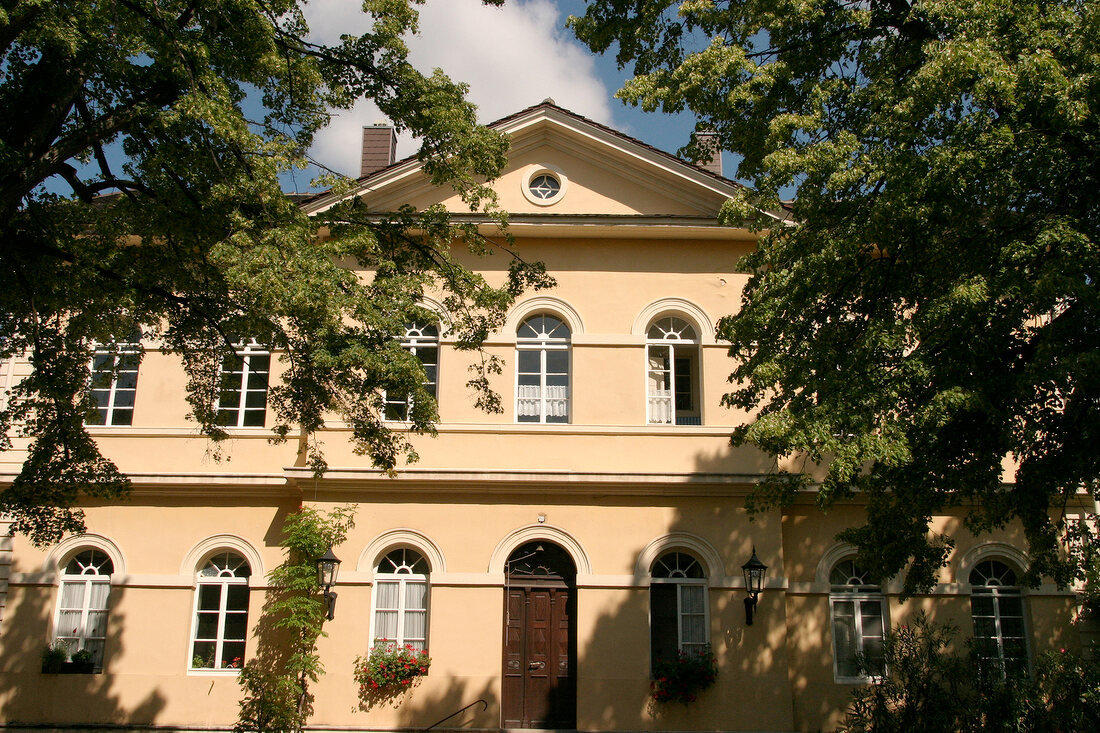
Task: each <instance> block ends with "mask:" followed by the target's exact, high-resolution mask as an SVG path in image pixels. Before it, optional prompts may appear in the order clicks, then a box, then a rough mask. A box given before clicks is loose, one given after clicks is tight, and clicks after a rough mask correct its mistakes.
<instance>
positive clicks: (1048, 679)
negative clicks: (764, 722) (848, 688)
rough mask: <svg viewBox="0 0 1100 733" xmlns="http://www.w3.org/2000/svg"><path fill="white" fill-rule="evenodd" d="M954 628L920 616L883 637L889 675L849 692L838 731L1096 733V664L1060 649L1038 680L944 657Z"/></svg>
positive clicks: (1039, 665)
mask: <svg viewBox="0 0 1100 733" xmlns="http://www.w3.org/2000/svg"><path fill="white" fill-rule="evenodd" d="M955 633H956V629H955V628H953V627H951V626H946V625H942V624H933V623H931V622H929V621H928V619H927V618H926V617H925V616H924V614H921V615H919V616H918V617H917V619H916V620H915V621H914V623H912V624H909V625H906V626H901V627H899V628H897V629H895V630H893V631H892V632H890V633H888V634H887V635H886V639H885V645H884V649H885V654H884V657H885V660H886V675H885V677H882V678H880V679H877V680H876V681H875V682H874V683H872V684H869V685H866V686H864V687H860V688H858V689H856V690H855V691H854V692H853V693H852V701H851V704H850V706H849V708H848V713H847V716H846V717H845V721H844V725H843V726H841V728H840V729H839V730H840V731H842V732H843V733H901V732H903V731H921V732H922V733H979V732H981V733H998V732H1004V733H1025V732H1030V731H1051V732H1052V733H1071V732H1073V731H1086V730H1100V664H1098V663H1097V662H1096V661H1086V660H1084V659H1082V658H1081V657H1079V656H1077V655H1075V654H1070V653H1068V652H1066V651H1065V650H1064V649H1063V650H1061V651H1059V652H1047V653H1046V654H1043V655H1041V656H1040V657H1039V658H1038V659H1037V660H1036V663H1035V677H1034V678H1032V677H1030V676H1028V675H1027V674H1008V675H1007V676H1004V675H1002V673H1001V671H1000V668H999V667H997V666H995V665H990V664H989V663H988V660H984V661H983V660H981V659H979V657H978V655H977V654H974V653H973V652H971V653H970V654H957V653H953V652H950V651H949V647H950V645H951V641H952V640H953V638H954V636H955Z"/></svg>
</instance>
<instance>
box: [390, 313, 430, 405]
mask: <svg viewBox="0 0 1100 733" xmlns="http://www.w3.org/2000/svg"><path fill="white" fill-rule="evenodd" d="M428 329H434V330H435V333H434V334H428V335H425V333H424V332H425V331H427V330H428ZM401 348H403V349H405V350H406V351H408V352H409V353H410V354H412V355H413V356H415V357H416V358H417V359H419V360H420V364H421V366H422V367H423V368H424V377H425V379H424V389H425V390H427V391H428V392H429V393H430V394H431V396H432V397H433V398H434V399H435V400H437V401H438V400H439V358H440V349H439V324H438V323H424V324H421V323H410V324H409V325H407V326H406V327H405V337H404V339H402V341H401ZM425 348H434V349H435V361H434V362H425V361H424V358H423V355H422V353H421V349H425ZM429 367H430V368H431V369H432V370H434V378H433V374H432V373H430V372H429ZM384 400H385V406H384V407H383V412H382V416H383V419H385V420H387V421H389V422H408V420H409V411H410V410H411V409H412V400H410V399H408V398H401V399H398V398H394V399H390V396H389V395H386V396H385V398H384ZM391 409H392V410H394V411H397V410H400V412H401V414H402V417H391V416H390V411H391Z"/></svg>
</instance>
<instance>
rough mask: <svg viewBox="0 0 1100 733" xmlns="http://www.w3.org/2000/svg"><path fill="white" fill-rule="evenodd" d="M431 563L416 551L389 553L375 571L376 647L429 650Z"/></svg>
mask: <svg viewBox="0 0 1100 733" xmlns="http://www.w3.org/2000/svg"><path fill="white" fill-rule="evenodd" d="M430 573H431V568H430V567H428V561H427V560H425V559H424V556H423V555H421V554H420V553H419V552H417V551H416V550H413V549H410V548H407V547H400V548H398V549H396V550H392V551H391V552H389V553H387V554H386V555H385V557H383V558H382V559H381V560H380V561H379V562H378V566H377V567H376V568H375V571H374V593H373V596H374V625H373V628H372V630H371V637H372V638H373V643H374V645H379V644H390V643H394V644H397V645H398V646H404V645H406V644H408V645H410V646H412V647H413V648H414V649H427V648H428V576H429V574H430Z"/></svg>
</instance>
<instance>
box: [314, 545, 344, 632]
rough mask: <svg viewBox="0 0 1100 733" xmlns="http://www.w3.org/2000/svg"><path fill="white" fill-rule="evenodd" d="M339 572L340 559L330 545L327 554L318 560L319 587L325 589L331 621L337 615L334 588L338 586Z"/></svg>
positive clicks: (328, 614)
mask: <svg viewBox="0 0 1100 733" xmlns="http://www.w3.org/2000/svg"><path fill="white" fill-rule="evenodd" d="M338 572H340V558H338V557H336V555H334V554H332V545H329V546H328V550H326V551H325V554H324V555H322V556H321V557H319V558H317V585H319V586H320V587H322V588H324V589H325V603H326V604H327V605H328V613H327V617H328V620H329V621H331V620H332V619H333V617H334V616H335V615H336V594H335V593H333V592H332V586H334V585H335V584H336V574H337V573H338Z"/></svg>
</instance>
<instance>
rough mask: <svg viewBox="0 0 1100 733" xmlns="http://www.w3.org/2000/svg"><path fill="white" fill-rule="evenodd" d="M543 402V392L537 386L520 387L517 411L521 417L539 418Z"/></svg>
mask: <svg viewBox="0 0 1100 733" xmlns="http://www.w3.org/2000/svg"><path fill="white" fill-rule="evenodd" d="M541 402H542V392H541V390H540V389H539V386H538V385H537V384H521V385H519V399H518V400H516V410H517V412H518V413H519V415H520V417H538V416H539V404H540V403H541Z"/></svg>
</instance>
